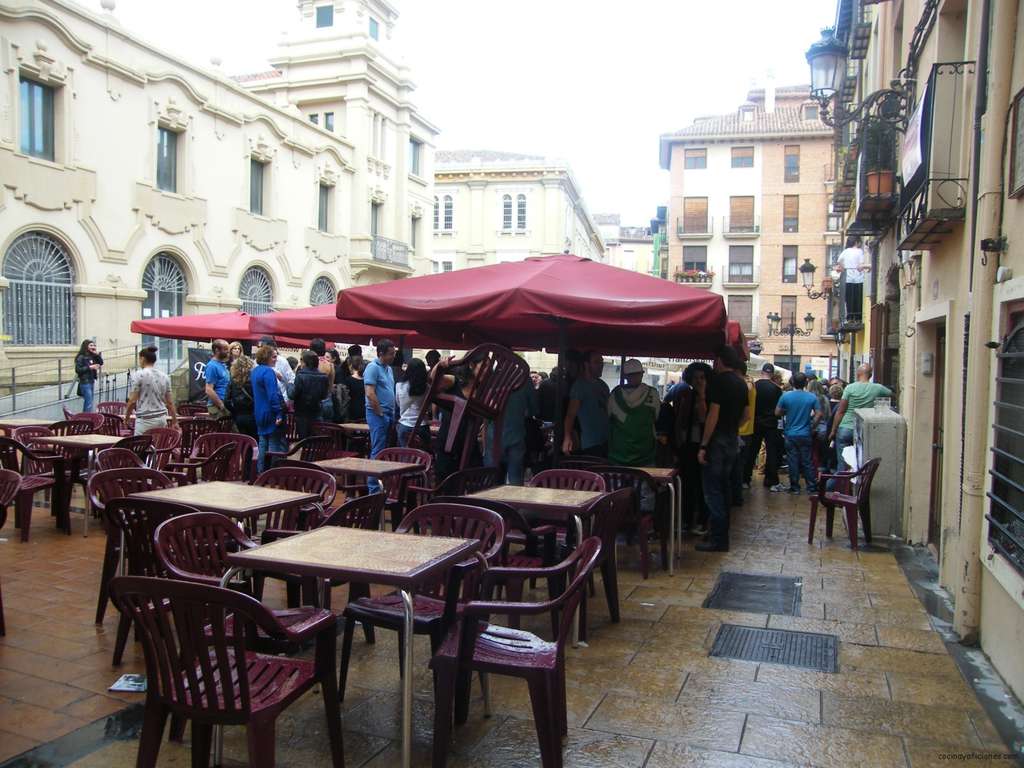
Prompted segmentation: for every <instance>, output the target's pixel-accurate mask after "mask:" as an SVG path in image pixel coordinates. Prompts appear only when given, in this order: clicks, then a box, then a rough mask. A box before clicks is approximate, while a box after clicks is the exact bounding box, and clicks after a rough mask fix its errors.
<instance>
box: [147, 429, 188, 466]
mask: <svg viewBox="0 0 1024 768" xmlns="http://www.w3.org/2000/svg"><path fill="white" fill-rule="evenodd" d="M146 437H148V438H150V439H152V441H153V454H152V456H151V457H150V466H152V467H153V469H163V468H164V467H166V466H167V465H168V464H169V463H170V462H171V460H172V459H173V458H174V454H175V452H176V451H177V450H178V448H180V447H181V430H178V429H172V428H170V427H154V428H153V429H151V430H149V431H148V432H147V433H146Z"/></svg>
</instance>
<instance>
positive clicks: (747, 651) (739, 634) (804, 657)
mask: <svg viewBox="0 0 1024 768" xmlns="http://www.w3.org/2000/svg"><path fill="white" fill-rule="evenodd" d="M710 655H711V656H718V657H720V658H725V659H740V660H742V661H765V662H769V663H771V664H783V665H785V666H788V667H803V668H805V669H814V670H817V671H819V672H838V671H839V660H838V655H839V638H837V637H836V636H835V635H819V634H817V633H816V632H794V631H791V630H788V629H760V628H755V627H739V626H736V625H735V624H723V625H722V626H721V627H720V628H719V630H718V634H717V635H716V636H715V644H714V645H713V646H712V647H711V653H710Z"/></svg>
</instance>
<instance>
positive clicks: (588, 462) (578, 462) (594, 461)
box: [558, 456, 608, 469]
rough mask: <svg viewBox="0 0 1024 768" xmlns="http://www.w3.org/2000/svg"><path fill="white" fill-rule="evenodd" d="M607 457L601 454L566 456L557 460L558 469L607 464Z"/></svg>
mask: <svg viewBox="0 0 1024 768" xmlns="http://www.w3.org/2000/svg"><path fill="white" fill-rule="evenodd" d="M607 463H608V459H606V458H603V457H601V456H567V457H565V458H564V459H562V460H561V461H559V462H558V467H559V469H590V468H591V467H599V466H601V465H602V464H607Z"/></svg>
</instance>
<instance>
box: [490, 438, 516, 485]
mask: <svg viewBox="0 0 1024 768" xmlns="http://www.w3.org/2000/svg"><path fill="white" fill-rule="evenodd" d="M491 451H492V448H491V446H488V447H487V456H486V457H485V463H486V464H487V466H489V467H499V468H502V469H504V471H505V474H504V477H503V480H504V481H505V482H506V483H508V485H522V484H523V482H524V478H525V477H526V444H525V443H516V444H515V445H503V446H501V457H500V461H495V457H494V456H493V455H492V453H491Z"/></svg>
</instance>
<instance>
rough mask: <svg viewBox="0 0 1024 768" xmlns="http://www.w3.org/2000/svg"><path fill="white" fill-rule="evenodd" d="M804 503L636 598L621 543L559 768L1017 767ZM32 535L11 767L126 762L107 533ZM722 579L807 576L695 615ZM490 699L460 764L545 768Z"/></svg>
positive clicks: (394, 735)
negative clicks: (783, 610) (756, 630)
mask: <svg viewBox="0 0 1024 768" xmlns="http://www.w3.org/2000/svg"><path fill="white" fill-rule="evenodd" d="M807 506H808V502H807V497H805V496H804V497H792V496H789V495H788V494H769V493H767V492H766V491H762V490H761V489H759V488H758V489H755V490H754V491H753V492H752V497H751V498H750V499H749V500H748V501H747V504H746V505H745V506H744V507H743V508H742V509H740V510H736V511H735V517H734V521H735V522H734V529H733V534H732V543H733V548H732V551H731V552H729V553H707V554H703V553H697V552H694V551H693V548H692V547H693V541H692V540H688V542H687V546H686V549H685V551H684V552H683V553H682V558H681V560H680V562H679V565H678V566H677V570H676V575H675V577H669V576H667V575H666V574H664V573H662V572H660V571H657V570H652V572H651V578H650V579H648V580H646V581H644V580H643V579H641V577H640V573H639V568H638V566H637V557H638V552H637V548H636V547H631V546H626V545H625V543H620V545H619V552H618V556H619V563H620V570H619V581H620V593H621V595H622V598H623V604H622V621H621V623H619V624H612V623H610V621H609V619H608V612H607V607H606V605H605V603H604V599H603V594H602V590H601V585H600V584H598V585H597V594H596V596H594V597H592V598H591V599H590V622H591V636H590V645H589V647H587V648H577V649H570V650H569V651H568V661H567V663H568V667H567V679H568V702H567V705H568V722H569V735H568V739H567V741H566V743H565V764H566V766H575V767H577V768H581V767H583V766H608V767H609V768H675V767H677V766H708V767H709V768H710V767H712V766H714V767H717V768H722V767H729V768H732V767H736V768H738V767H740V766H744V767H746V766H750V767H751V768H769V767H772V768H781V766H787V765H792V766H823V767H830V766H837V767H838V766H843V767H844V768H845V767H847V766H910V767H911V768H924V767H927V766H939V765H949V764H950V763H951V762H964V763H965V764H967V765H971V766H974V765H1001V766H1005V765H1010V764H1012V762H1011V761H1009V760H1007V757H1008V752H1009V750H1008V748H1007V747H1006V746H1005V745H1004V743H1003V742H1002V741H1001V739H1000V737H999V734H998V733H997V731H996V730H995V728H994V726H993V724H992V722H991V721H990V720H989V718H988V716H987V715H986V713H985V710H984V709H983V708H982V706H981V705H980V704H979V702H978V699H977V698H976V696H975V694H974V692H973V690H972V689H971V688H970V687H969V685H968V684H967V682H966V681H965V679H964V677H963V675H962V674H961V672H960V670H959V669H958V667H957V664H956V663H955V662H954V659H953V657H951V656H950V655H949V653H948V651H947V648H946V645H945V644H944V642H943V637H942V635H940V634H939V632H937V631H936V629H935V628H933V621H932V620H931V619H930V618H929V615H928V613H927V612H926V611H925V609H924V607H923V606H922V604H921V602H920V601H919V600H918V598H917V597H916V596H915V593H914V591H913V590H912V588H911V585H910V583H909V582H908V581H907V578H906V577H905V576H904V573H903V571H902V570H901V568H900V566H899V564H898V563H897V560H896V558H895V557H894V555H893V554H892V553H891V552H889V551H885V550H882V549H881V548H872V551H861V552H859V553H854V552H852V551H851V550H850V549H849V545H848V543H847V541H846V539H845V537H844V536H843V530H842V524H841V523H839V522H837V531H836V537H835V538H834V539H833V540H831V541H828V540H826V539H825V538H824V530H823V529H824V522H823V521H822V522H821V523H820V527H819V531H818V532H817V535H816V537H815V544H814V545H811V546H808V544H807V543H806V542H807ZM822 517H823V516H822ZM33 520H34V523H35V525H34V526H33V530H32V539H31V542H30V543H29V544H27V545H26V544H21V543H20V542H18V541H16V540H15V534H14V532H13V529H12V528H10V526H8V528H7V529H5V530H4V532H3V533H4V534H5V535H6V536H7V538H8V540H7V541H6V542H3V543H0V578H2V580H3V581H2V586H3V597H4V609H5V616H6V620H7V637H5V638H0V760H7V759H8V758H14V757H15V756H17V755H21V754H22V753H25V752H26V751H27V750H34V751H31V752H29V753H28V754H27V755H25V756H24V757H23V758H21V759H20V760H16V761H13V762H12V763H11V764H12V765H14V764H17V765H25V766H27V765H75V766H97V767H98V766H130V765H134V761H135V754H136V746H137V741H136V739H135V730H134V728H137V719H138V718H137V712H134V713H133V711H131V710H129V712H128V713H127V714H125V715H124V716H123V717H122V718H121V719H120V720H113V721H110V722H108V721H107V720H106V718H107V717H108V716H109V715H111V714H113V713H115V712H119V711H124V710H125V709H126V708H128V707H131V705H133V704H137V703H138V702H140V701H141V700H142V695H141V694H113V693H109V692H108V691H107V687H108V686H109V685H110V684H111V683H112V682H113V681H114V680H115V679H116V678H117V676H118V675H119V674H121V673H123V672H135V671H143V670H142V659H141V652H140V649H139V647H138V646H137V645H136V644H134V643H129V647H128V651H127V653H126V656H125V663H124V665H123V666H122V667H120V668H117V669H115V668H113V667H111V666H110V654H111V652H112V650H113V639H114V631H115V627H116V615H115V613H114V610H113V609H112V608H110V609H108V611H107V617H106V621H105V623H104V624H103V626H101V627H97V626H95V625H94V624H93V615H94V612H95V603H96V589H97V582H98V578H99V565H100V558H101V554H102V547H103V539H102V536H101V535H97V534H98V532H97V534H94V535H92V536H90V537H89V538H87V539H84V538H82V536H81V535H80V529H81V518H80V517H76V518H75V531H76V533H75V535H73V536H70V537H68V536H64V535H62V534H58V533H57V532H55V531H54V530H52V528H51V519H50V518H49V516H48V515H46V513H45V510H41V509H37V510H36V512H35V514H34V515H33ZM722 571H732V572H739V573H751V574H773V575H785V576H795V577H799V578H800V579H801V581H802V600H801V603H800V615H799V616H783V615H773V614H769V613H750V612H741V611H722V610H713V609H707V608H703V607H701V606H702V604H703V603H704V600H705V599H706V598H707V596H708V594H709V593H710V592H711V591H712V590H713V589H714V586H715V583H716V581H717V578H718V575H719V573H720V572H722ZM598 578H599V577H598ZM337 597H338V598H341V597H343V595H341V594H340V593H339V594H338V595H337ZM268 601H269V602H270V603H271V604H283V595H282V594H281V593H280V592H271V593H270V594H269V598H268ZM723 622H726V623H731V624H740V625H746V626H752V627H768V628H775V629H791V630H799V631H805V632H821V633H827V634H834V635H837V636H838V637H839V639H840V643H839V671H838V672H837V673H834V674H833V673H824V672H814V671H809V670H805V669H798V668H793V667H785V666H780V665H776V664H768V663H754V662H745V661H736V660H732V659H721V658H709V656H708V652H709V650H710V648H711V645H712V643H713V641H714V638H715V635H716V633H717V631H718V628H719V627H720V625H721V624H722V623H723ZM546 627H547V622H546V620H544V621H541V622H539V623H537V624H535V625H533V628H537V629H540V630H541V632H542V633H546V631H547V629H546ZM377 635H378V640H377V643H376V644H375V645H372V646H368V645H365V644H364V643H363V642H362V641H361V635H360V633H357V635H356V642H355V644H354V646H353V662H352V668H351V670H350V673H349V690H348V695H347V698H346V701H345V703H344V707H343V720H344V722H343V727H344V736H345V757H346V765H348V766H350V767H352V768H358V767H359V766H374V767H377V766H379V767H382V768H383V767H384V766H394V765H396V764H397V763H398V755H399V750H398V741H397V739H398V729H399V709H398V706H399V702H398V690H399V689H398V686H399V681H398V664H397V660H398V650H397V644H396V642H395V637H394V634H393V633H390V632H386V631H378V633H377ZM416 653H417V657H416V658H417V669H416V670H415V673H414V674H415V678H414V681H415V690H416V707H415V709H416V712H415V720H414V737H415V749H416V751H415V761H414V762H415V764H416V765H420V766H426V765H429V764H430V746H431V725H432V709H433V706H432V694H431V678H430V674H429V672H428V670H427V669H426V660H427V655H428V647H427V644H426V642H425V640H422V639H418V642H417V647H416ZM491 689H492V699H493V710H494V715H493V716H492V717H491V718H485V717H484V716H483V706H482V701H481V699H480V692H479V688H478V687H477V686H476V684H474V689H473V696H474V698H473V701H472V704H471V710H470V718H469V721H468V723H467V724H466V725H465V726H462V727H459V728H457V729H456V730H455V743H454V745H453V749H452V756H451V759H450V760H449V765H450V766H453V768H468V767H469V766H474V767H476V766H479V767H480V768H484V767H493V768H499V767H504V766H508V767H509V768H511V767H512V766H516V767H517V768H518V767H519V766H529V765H539V764H540V758H539V750H538V748H537V742H536V736H535V732H534V728H533V723H532V722H531V720H530V711H531V710H530V703H529V697H528V695H527V691H526V686H525V684H523V683H521V682H520V681H516V680H511V679H508V678H496V677H492V681H491ZM188 738H189V734H188V732H186V740H185V742H184V743H183V744H175V743H169V742H167V741H165V742H164V744H163V746H162V749H161V755H160V761H159V765H161V766H185V765H188V764H190V757H189V749H188ZM47 743H49V744H47ZM967 755H970V756H971V758H973V759H971V760H969V761H964V760H963V756H967ZM277 758H278V764H279V765H282V766H320V765H328V764H329V750H328V747H327V738H326V734H325V729H324V719H323V708H322V704H321V701H320V699H319V694H318V693H313V694H310V695H307V696H306V697H304V698H303V699H301V700H300V701H299V702H298V703H297V704H295V705H293V706H292V707H291V708H290V709H289V710H287V711H286V713H285V714H284V715H283V716H282V717H281V719H280V720H279V724H278V733H277ZM245 762H246V752H245V734H244V731H243V730H242V729H237V728H235V729H229V730H228V732H227V736H226V746H225V765H228V766H238V765H244V764H245Z"/></svg>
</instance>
